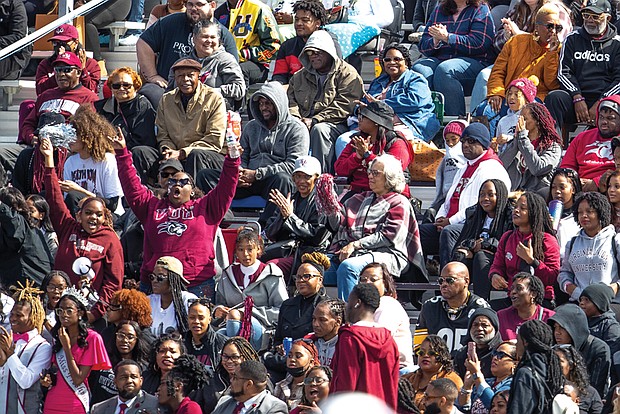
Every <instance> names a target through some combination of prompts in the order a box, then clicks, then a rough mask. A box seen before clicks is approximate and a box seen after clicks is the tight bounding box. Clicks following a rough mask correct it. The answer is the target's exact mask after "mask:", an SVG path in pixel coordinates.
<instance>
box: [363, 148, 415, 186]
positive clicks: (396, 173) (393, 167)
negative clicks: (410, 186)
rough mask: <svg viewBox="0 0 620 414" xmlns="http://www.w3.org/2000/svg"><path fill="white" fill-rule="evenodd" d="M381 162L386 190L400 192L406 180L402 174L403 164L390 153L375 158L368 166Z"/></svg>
mask: <svg viewBox="0 0 620 414" xmlns="http://www.w3.org/2000/svg"><path fill="white" fill-rule="evenodd" d="M376 162H380V163H381V164H383V174H385V187H386V188H387V189H388V190H391V191H396V192H397V193H402V192H403V190H404V189H405V185H407V182H406V180H405V174H403V166H402V164H401V163H400V161H398V159H397V158H396V157H394V156H393V155H392V154H383V155H379V156H378V157H377V158H375V159H374V160H373V161H372V162H371V163H370V165H369V168H372V166H373V165H374V164H375V163H376Z"/></svg>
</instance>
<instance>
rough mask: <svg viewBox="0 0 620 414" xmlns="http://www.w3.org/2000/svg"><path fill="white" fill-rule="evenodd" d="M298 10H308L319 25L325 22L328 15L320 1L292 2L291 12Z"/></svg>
mask: <svg viewBox="0 0 620 414" xmlns="http://www.w3.org/2000/svg"><path fill="white" fill-rule="evenodd" d="M299 10H305V11H307V12H310V14H312V15H313V16H314V18H315V19H317V20H318V21H320V22H321V26H325V25H326V24H327V19H328V18H329V15H328V14H327V10H325V6H324V5H323V3H322V2H321V1H318V0H299V1H297V2H295V4H293V13H297V12H298V11H299Z"/></svg>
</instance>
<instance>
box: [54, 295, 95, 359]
mask: <svg viewBox="0 0 620 414" xmlns="http://www.w3.org/2000/svg"><path fill="white" fill-rule="evenodd" d="M65 299H68V300H70V301H72V302H73V303H74V304H75V306H76V307H77V309H78V313H79V312H80V311H82V317H81V318H78V339H77V345H78V346H79V347H80V348H86V347H87V346H88V341H87V340H86V337H87V336H88V309H86V305H84V304H83V303H82V301H80V300H78V298H76V297H75V296H73V295H72V294H64V295H62V297H61V298H60V300H59V301H58V303H57V304H56V309H60V304H61V303H62V301H63V300H65ZM60 327H61V325H60V318H57V319H56V325H54V327H53V328H52V330H51V332H50V333H51V334H52V338H54V346H53V347H52V352H53V353H54V354H55V353H57V352H58V351H60V350H61V349H62V344H61V343H60V338H59V336H58V331H59V330H60Z"/></svg>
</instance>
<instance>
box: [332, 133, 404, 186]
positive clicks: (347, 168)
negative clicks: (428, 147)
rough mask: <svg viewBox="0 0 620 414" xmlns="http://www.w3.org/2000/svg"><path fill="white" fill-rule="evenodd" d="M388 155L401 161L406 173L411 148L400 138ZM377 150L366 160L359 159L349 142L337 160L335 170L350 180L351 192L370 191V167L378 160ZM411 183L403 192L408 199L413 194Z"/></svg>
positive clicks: (393, 144) (388, 151)
mask: <svg viewBox="0 0 620 414" xmlns="http://www.w3.org/2000/svg"><path fill="white" fill-rule="evenodd" d="M386 153H387V154H391V155H393V156H394V157H395V158H396V159H397V160H399V161H400V163H401V165H402V166H403V171H405V170H406V169H407V168H408V167H409V164H411V161H413V160H412V159H411V154H410V152H409V147H407V143H405V141H403V140H402V139H400V138H397V139H395V140H394V142H393V143H392V145H391V146H390V148H389V149H388V150H387V151H386ZM377 155H378V154H377V152H376V149H375V148H373V151H372V153H371V154H370V156H369V157H368V158H366V159H363V158H361V159H360V158H358V157H357V155H356V153H355V148H354V147H353V145H351V143H350V142H349V143H348V144H347V146H346V147H344V150H342V153H341V154H340V157H338V159H337V160H336V163H335V164H334V170H335V171H336V174H337V175H340V176H343V177H349V178H350V180H349V181H350V184H351V191H354V192H356V193H360V192H362V191H370V187H369V186H368V172H367V169H368V165H369V164H370V162H371V161H372V160H374V159H375V158H377ZM408 184H409V183H407V185H405V189H404V190H403V195H404V196H406V197H410V196H411V193H410V191H409V185H408Z"/></svg>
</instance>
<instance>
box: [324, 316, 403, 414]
mask: <svg viewBox="0 0 620 414" xmlns="http://www.w3.org/2000/svg"><path fill="white" fill-rule="evenodd" d="M372 325H374V324H373V323H370V324H369V323H368V322H358V323H356V324H354V325H350V326H343V327H342V328H340V331H339V332H338V343H337V344H336V352H335V353H334V358H333V359H332V369H333V370H334V376H333V378H332V381H331V382H330V384H331V385H330V393H335V392H341V391H361V392H365V393H367V394H370V395H374V396H375V397H378V398H379V399H381V400H383V401H385V403H386V404H387V405H388V406H389V407H391V408H393V409H396V407H397V401H398V377H399V375H398V369H399V368H398V365H399V364H398V347H397V346H396V342H394V340H393V339H392V336H391V334H390V331H388V330H387V329H386V328H380V327H375V326H372Z"/></svg>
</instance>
